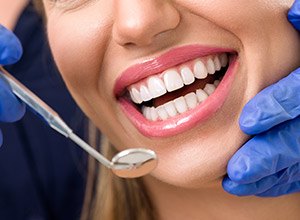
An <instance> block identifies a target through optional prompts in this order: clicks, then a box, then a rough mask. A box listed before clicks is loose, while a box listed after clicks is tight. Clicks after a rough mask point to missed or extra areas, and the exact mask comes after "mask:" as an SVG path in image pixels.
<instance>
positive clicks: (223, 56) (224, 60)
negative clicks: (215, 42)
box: [220, 53, 228, 67]
mask: <svg viewBox="0 0 300 220" xmlns="http://www.w3.org/2000/svg"><path fill="white" fill-rule="evenodd" d="M220 61H221V65H222V67H225V66H227V64H228V57H227V54H226V53H223V54H221V56H220Z"/></svg>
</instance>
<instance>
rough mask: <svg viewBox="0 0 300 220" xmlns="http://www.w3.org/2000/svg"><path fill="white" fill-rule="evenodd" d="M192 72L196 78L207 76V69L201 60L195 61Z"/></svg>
mask: <svg viewBox="0 0 300 220" xmlns="http://www.w3.org/2000/svg"><path fill="white" fill-rule="evenodd" d="M194 74H195V77H196V78H197V79H205V78H206V77H207V69H206V67H205V65H204V63H203V62H202V61H201V60H198V61H196V63H195V65H194Z"/></svg>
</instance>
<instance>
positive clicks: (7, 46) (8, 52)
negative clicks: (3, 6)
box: [0, 25, 23, 65]
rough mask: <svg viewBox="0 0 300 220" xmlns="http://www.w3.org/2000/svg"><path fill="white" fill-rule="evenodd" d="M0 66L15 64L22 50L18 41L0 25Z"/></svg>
mask: <svg viewBox="0 0 300 220" xmlns="http://www.w3.org/2000/svg"><path fill="white" fill-rule="evenodd" d="M0 42H1V44H0V64H1V65H8V64H13V63H15V62H17V61H18V60H19V59H20V58H21V56H22V54H23V48H22V45H21V42H20V41H19V39H18V38H17V37H16V36H15V35H14V34H13V33H12V32H11V31H9V30H7V29H6V28H4V27H3V26H1V25H0Z"/></svg>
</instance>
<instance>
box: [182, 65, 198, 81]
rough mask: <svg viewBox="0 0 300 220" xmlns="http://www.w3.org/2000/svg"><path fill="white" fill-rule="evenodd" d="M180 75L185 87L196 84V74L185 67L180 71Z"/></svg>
mask: <svg viewBox="0 0 300 220" xmlns="http://www.w3.org/2000/svg"><path fill="white" fill-rule="evenodd" d="M180 74H181V77H182V80H183V83H184V84H185V85H190V84H192V83H193V82H195V77H194V74H193V72H192V70H190V68H188V67H183V68H182V69H181V71H180Z"/></svg>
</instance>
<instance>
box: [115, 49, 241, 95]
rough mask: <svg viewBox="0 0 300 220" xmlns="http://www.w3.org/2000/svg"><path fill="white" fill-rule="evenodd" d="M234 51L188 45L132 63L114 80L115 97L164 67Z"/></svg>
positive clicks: (164, 68)
mask: <svg viewBox="0 0 300 220" xmlns="http://www.w3.org/2000/svg"><path fill="white" fill-rule="evenodd" d="M234 52H235V51H234V50H233V49H228V48H217V47H209V46H201V45H188V46H181V47H177V48H173V49H171V50H169V51H167V52H166V53H164V54H162V55H161V56H158V57H156V58H152V59H148V60H146V61H144V62H141V63H138V64H135V65H132V66H130V67H129V68H127V69H126V70H125V71H123V72H122V73H121V75H120V76H119V77H118V78H117V80H116V82H115V86H114V94H115V96H116V97H119V96H121V95H122V94H123V92H124V90H125V88H127V87H128V86H129V85H132V84H134V83H136V82H138V81H140V80H142V79H144V78H146V77H148V76H150V75H155V74H158V73H161V72H163V71H165V70H166V69H169V68H171V67H174V66H177V65H179V64H182V63H185V62H187V61H190V60H193V59H196V58H198V57H204V56H208V55H211V54H216V53H234Z"/></svg>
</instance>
